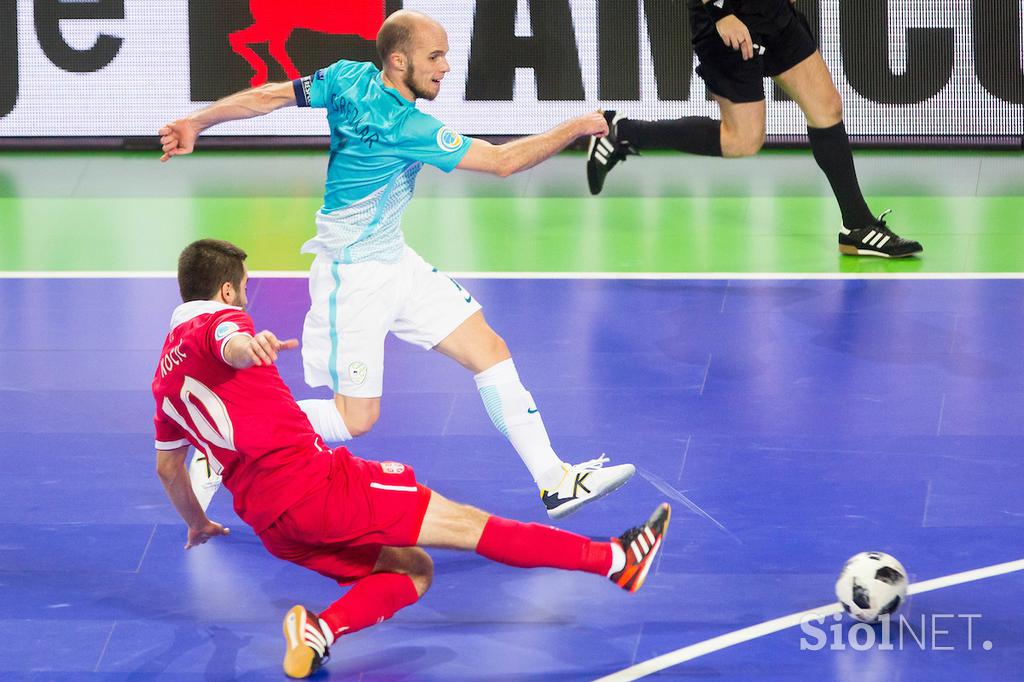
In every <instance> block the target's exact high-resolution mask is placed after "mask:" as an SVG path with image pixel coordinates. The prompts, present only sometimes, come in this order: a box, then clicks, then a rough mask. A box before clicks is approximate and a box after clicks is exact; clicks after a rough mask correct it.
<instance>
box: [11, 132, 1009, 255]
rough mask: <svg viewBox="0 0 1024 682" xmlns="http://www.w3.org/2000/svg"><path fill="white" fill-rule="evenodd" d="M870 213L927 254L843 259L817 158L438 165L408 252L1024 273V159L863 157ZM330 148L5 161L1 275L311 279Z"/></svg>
mask: <svg viewBox="0 0 1024 682" xmlns="http://www.w3.org/2000/svg"><path fill="white" fill-rule="evenodd" d="M856 157H857V164H858V172H859V174H860V178H861V183H862V185H863V188H864V192H865V194H866V195H867V197H868V200H869V203H870V205H871V207H872V209H873V210H874V211H876V212H880V211H882V210H884V209H893V210H894V212H893V214H892V215H891V216H890V226H891V227H892V228H893V229H894V230H895V231H896V232H898V233H900V234H902V235H905V236H908V237H911V238H914V239H917V240H918V241H920V242H921V243H922V244H923V245H924V249H925V251H924V254H923V256H922V257H921V258H916V259H910V260H903V261H885V260H881V259H875V258H863V257H862V258H856V257H848V256H841V255H840V254H839V253H838V251H837V249H836V233H837V229H838V226H839V223H840V218H839V211H838V208H837V207H836V205H835V201H834V199H833V198H832V195H831V193H830V191H829V187H828V185H827V183H826V181H825V179H824V177H823V176H822V174H821V173H820V172H819V171H818V168H817V166H815V164H814V161H813V159H812V157H811V155H810V153H809V152H806V151H771V152H763V153H762V154H760V155H758V156H757V157H754V158H750V159H742V160H722V159H713V160H708V159H703V158H697V157H693V156H684V155H681V154H674V153H667V152H666V153H657V154H645V155H644V156H642V157H638V158H630V159H629V160H628V162H627V163H625V164H622V165H621V166H619V167H618V168H616V169H615V171H614V172H613V173H612V174H611V175H610V176H609V179H608V183H607V185H606V187H605V191H604V193H603V194H602V195H601V196H599V197H591V196H589V194H588V193H587V189H586V180H585V177H584V168H583V164H584V161H583V155H582V154H579V153H564V154H561V155H559V156H558V157H556V158H554V159H552V160H550V161H549V162H547V163H545V164H542V165H540V166H538V167H536V168H534V169H532V170H530V171H527V172H525V173H522V174H519V175H516V176H513V177H511V178H507V179H500V178H492V177H488V176H484V175H479V174H475V173H469V172H462V171H455V172H453V173H451V174H449V175H446V174H444V173H441V172H440V171H437V170H435V169H431V168H428V169H425V170H424V171H423V172H422V173H421V174H420V178H419V181H418V187H417V196H416V198H415V199H414V200H413V202H412V203H411V204H410V206H409V208H408V210H407V211H406V213H405V218H404V223H403V225H404V230H405V233H406V238H407V241H408V242H409V244H410V245H412V246H413V247H414V248H415V249H416V250H417V251H419V252H420V253H421V254H422V255H423V256H424V257H425V258H426V259H428V260H429V261H431V262H433V263H435V264H436V265H438V266H439V267H442V268H444V269H446V270H448V271H452V272H527V271H528V272H605V273H630V272H654V273H722V272H725V273H733V272H735V273H748V272H767V273H809V274H810V273H861V272H863V273H879V272H881V273H884V272H893V273H971V272H978V273H992V272H1019V271H1024V155H1022V154H1021V153H1020V152H901V151H892V152H889V151H887V152H879V151H862V152H858V153H857V155H856ZM325 168H326V153H325V152H322V151H301V152H300V151H275V152H263V151H261V152H248V151H247V152H241V151H231V152H227V151H209V150H203V149H201V148H200V149H199V150H198V151H197V152H196V153H194V154H193V155H191V156H186V157H179V158H176V159H174V160H172V161H171V162H170V163H168V164H161V163H159V162H158V161H157V155H156V154H154V153H152V152H118V153H113V152H59V153H57V152H31V153H30V152H5V153H3V154H0V242H2V248H0V271H6V272H30V271H101V272H106V271H168V270H172V269H173V268H174V265H175V258H176V256H177V254H178V252H179V250H180V249H181V248H182V247H183V246H184V245H185V244H187V243H188V242H190V241H192V240H194V239H197V238H200V237H217V238H222V239H228V240H231V241H234V242H237V243H238V244H240V245H241V246H243V247H244V248H245V249H246V250H247V251H248V252H249V254H250V258H249V264H250V267H251V268H252V269H254V270H295V271H304V270H305V269H306V268H307V267H308V264H309V262H310V260H311V257H310V256H304V255H302V254H300V253H299V249H300V247H301V245H302V243H303V242H304V241H305V240H306V239H308V238H309V237H310V236H311V235H312V234H313V232H314V227H313V215H314V213H315V212H316V210H317V208H318V207H319V206H320V203H321V194H322V186H323V179H324V172H325Z"/></svg>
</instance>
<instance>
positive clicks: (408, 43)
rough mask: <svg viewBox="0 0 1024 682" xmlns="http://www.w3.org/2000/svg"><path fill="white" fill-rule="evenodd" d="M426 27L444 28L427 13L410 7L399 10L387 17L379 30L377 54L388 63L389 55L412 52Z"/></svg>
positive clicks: (432, 28) (428, 28)
mask: <svg viewBox="0 0 1024 682" xmlns="http://www.w3.org/2000/svg"><path fill="white" fill-rule="evenodd" d="M425 29H426V30H438V29H440V30H442V31H443V30H444V29H442V28H441V25H440V24H439V23H437V22H436V21H434V20H433V19H431V18H430V17H428V16H427V15H426V14H421V13H419V12H413V11H412V10H408V9H401V10H398V11H397V12H395V13H394V14H392V15H391V16H389V17H388V18H387V19H385V20H384V23H383V24H381V27H380V31H378V32H377V54H378V55H380V61H381V64H383V65H386V64H387V62H388V57H390V56H391V55H392V54H394V53H395V52H400V53H402V54H404V55H408V54H410V53H411V52H412V48H413V43H414V41H415V38H416V35H417V34H418V33H420V32H422V31H423V30H425Z"/></svg>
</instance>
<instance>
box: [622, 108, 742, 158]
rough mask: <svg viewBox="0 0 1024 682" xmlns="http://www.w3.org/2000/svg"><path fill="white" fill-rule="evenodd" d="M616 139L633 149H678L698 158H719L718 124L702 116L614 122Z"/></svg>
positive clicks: (719, 139)
mask: <svg viewBox="0 0 1024 682" xmlns="http://www.w3.org/2000/svg"><path fill="white" fill-rule="evenodd" d="M617 130H618V135H619V140H621V141H623V142H629V144H631V145H633V146H634V147H636V148H637V149H678V150H679V151H681V152H686V153H688V154H700V155H701V156H721V155H722V123H721V122H720V121H716V120H715V119H713V118H708V117H706V116H687V117H685V118H676V119H671V120H667V121H634V120H632V119H628V118H626V119H623V120H621V121H619V123H618V129H617Z"/></svg>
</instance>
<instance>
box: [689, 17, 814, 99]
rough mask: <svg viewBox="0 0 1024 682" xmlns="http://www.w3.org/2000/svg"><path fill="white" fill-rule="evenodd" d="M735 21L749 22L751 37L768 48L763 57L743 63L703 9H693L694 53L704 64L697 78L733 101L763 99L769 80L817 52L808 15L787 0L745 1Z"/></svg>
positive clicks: (739, 55) (698, 68) (698, 71)
mask: <svg viewBox="0 0 1024 682" xmlns="http://www.w3.org/2000/svg"><path fill="white" fill-rule="evenodd" d="M744 5H753V7H756V9H754V8H751V9H747V8H746V7H745V6H744ZM736 18H738V19H739V20H740V21H742V22H743V23H744V24H746V26H747V30H749V31H750V37H751V39H752V40H753V41H754V42H755V43H757V44H758V45H761V46H763V47H764V48H765V54H764V55H755V56H754V57H753V58H752V59H749V60H747V61H743V55H742V54H741V53H740V51H739V50H733V49H732V48H731V47H729V46H728V45H726V44H725V43H724V42H722V37H721V36H720V35H718V31H717V30H716V29H715V24H714V22H712V21H711V18H710V17H709V16H708V14H707V12H705V11H704V9H703V7H701V6H700V4H696V5H695V4H691V5H690V27H691V29H692V35H693V51H694V52H695V53H696V54H697V59H698V60H699V61H700V64H699V65H698V66H697V75H698V76H700V77H701V78H702V79H703V80H704V82H705V83H706V84H707V86H708V90H710V91H711V92H713V93H714V94H716V95H718V96H719V97H724V98H725V99H727V100H729V101H730V102H736V103H741V102H760V101H761V100H763V99H764V78H765V76H769V77H773V76H778V75H779V74H780V73H783V72H785V71H788V70H789V69H791V68H793V67H794V66H796V65H797V64H799V63H800V62H802V61H803V60H805V59H807V58H808V57H810V56H811V55H812V54H814V53H815V52H816V51H817V49H818V45H817V43H816V42H815V40H814V37H813V34H812V32H811V27H810V24H809V23H808V22H807V17H805V16H804V15H803V14H802V13H800V12H798V11H797V10H796V8H794V7H793V5H792V4H791V3H790V2H789V0H759V1H758V2H756V3H754V2H751V0H747V1H746V2H744V3H743V4H740V5H739V9H738V11H737V12H736Z"/></svg>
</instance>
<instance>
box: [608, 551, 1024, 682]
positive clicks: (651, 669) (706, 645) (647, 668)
mask: <svg viewBox="0 0 1024 682" xmlns="http://www.w3.org/2000/svg"><path fill="white" fill-rule="evenodd" d="M1015 571H1024V559H1018V560H1017V561H1007V562H1006V563H1002V564H994V565H992V566H986V567H984V568H976V569H974V570H971V571H964V572H962V573H953V574H952V575H946V576H942V577H939V578H932V579H931V580H925V581H923V582H919V583H912V584H911V585H910V587H909V588H908V589H907V593H908V594H921V593H922V592H931V591H932V590H941V589H942V588H944V587H952V586H953V585H960V584H962V583H969V582H973V581H975V580H982V579H984V578H992V577H995V576H997V575H1004V574H1006V573H1013V572H1015ZM842 610H843V607H842V606H840V605H839V603H838V602H835V603H832V604H825V605H824V606H819V607H817V608H815V609H808V610H807V611H800V612H799V613H793V614H790V615H788V616H782V617H781V618H774V619H772V620H766V621H765V622H763V623H758V624H757V625H751V626H750V627H746V628H743V629H742V630H734V631H733V632H727V633H726V634H724V635H719V636H718V637H712V638H711V639H706V640H704V641H703V642H697V643H696V644H691V645H690V646H686V647H683V648H682V649H676V650H675V651H670V652H669V653H667V654H662V655H661V656H657V657H655V658H650V659H648V660H646V661H642V662H640V663H637V664H636V665H633V666H630V667H628V668H625V669H623V670H620V671H618V672H615V673H612V674H611V675H606V676H604V677H601V678H599V679H597V680H595V682H627V681H628V680H638V679H640V678H641V677H646V676H647V675H653V674H654V673H656V672H659V671H661V670H665V669H666V668H671V667H672V666H674V665H679V664H680V663H685V662H686V661H692V660H693V659H695V658H700V657H701V656H706V655H707V654H710V653H714V652H716V651H721V650H722V649H727V648H729V647H731V646H735V645H737V644H742V643H743V642H749V641H750V640H752V639H757V638H758V637H764V636H766V635H771V634H773V633H776V632H779V631H780V630H785V629H787V628H791V627H796V626H797V625H799V624H800V622H801V621H802V620H803V619H804V618H815V619H817V618H824V617H826V616H831V615H832V614H835V613H839V612H840V611H842Z"/></svg>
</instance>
